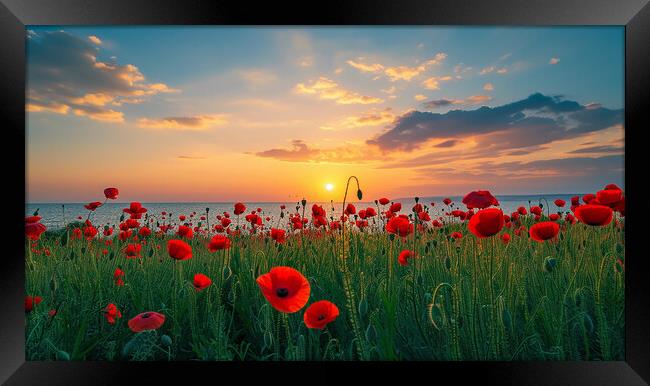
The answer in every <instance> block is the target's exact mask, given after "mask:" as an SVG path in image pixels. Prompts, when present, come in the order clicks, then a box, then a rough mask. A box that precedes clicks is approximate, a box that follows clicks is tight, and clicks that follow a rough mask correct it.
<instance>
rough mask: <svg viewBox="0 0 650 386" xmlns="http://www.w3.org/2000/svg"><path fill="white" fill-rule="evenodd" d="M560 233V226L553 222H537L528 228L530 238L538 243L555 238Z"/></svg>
mask: <svg viewBox="0 0 650 386" xmlns="http://www.w3.org/2000/svg"><path fill="white" fill-rule="evenodd" d="M559 232H560V226H559V225H558V223H556V222H553V221H543V222H539V223H537V224H535V225H533V226H531V227H530V230H529V234H530V237H531V238H532V239H533V240H535V241H538V242H540V243H541V242H544V241H546V240H550V239H552V238H554V237H555V236H557V234H558V233H559Z"/></svg>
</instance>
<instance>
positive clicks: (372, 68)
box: [346, 60, 384, 73]
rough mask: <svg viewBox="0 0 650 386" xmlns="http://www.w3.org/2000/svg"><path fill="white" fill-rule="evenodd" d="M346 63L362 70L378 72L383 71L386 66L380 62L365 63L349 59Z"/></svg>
mask: <svg viewBox="0 0 650 386" xmlns="http://www.w3.org/2000/svg"><path fill="white" fill-rule="evenodd" d="M346 63H347V64H349V65H350V66H351V67H353V68H356V69H357V70H359V71H361V72H373V73H377V72H382V71H383V70H384V66H382V65H381V64H379V63H373V64H365V63H360V62H356V61H354V60H348V61H347V62H346Z"/></svg>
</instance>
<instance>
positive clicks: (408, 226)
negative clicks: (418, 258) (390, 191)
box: [386, 204, 414, 237]
mask: <svg viewBox="0 0 650 386" xmlns="http://www.w3.org/2000/svg"><path fill="white" fill-rule="evenodd" d="M393 205H394V204H393ZM413 229H414V227H413V224H412V223H411V222H410V221H409V218H408V216H406V215H405V214H401V215H399V216H396V217H393V218H391V219H390V220H388V222H387V223H386V231H387V232H388V233H394V234H396V235H398V236H402V237H406V236H408V235H410V234H411V233H413Z"/></svg>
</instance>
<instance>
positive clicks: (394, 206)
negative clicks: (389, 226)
mask: <svg viewBox="0 0 650 386" xmlns="http://www.w3.org/2000/svg"><path fill="white" fill-rule="evenodd" d="M388 210H389V211H391V212H393V213H397V212H399V211H400V210H402V204H401V203H399V202H394V203H392V204H390V208H389V209H388Z"/></svg>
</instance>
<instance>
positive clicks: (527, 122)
mask: <svg viewBox="0 0 650 386" xmlns="http://www.w3.org/2000/svg"><path fill="white" fill-rule="evenodd" d="M622 122H623V110H622V109H616V110H610V109H607V108H604V107H600V108H596V109H587V108H586V107H585V106H583V105H581V104H579V103H578V102H575V101H569V100H563V99H562V98H560V97H553V96H546V95H543V94H540V93H537V94H533V95H530V96H529V97H527V98H525V99H522V100H519V101H516V102H512V103H509V104H505V105H502V106H496V107H486V106H484V107H481V108H479V109H476V110H452V111H449V112H446V113H432V112H421V111H417V110H414V111H410V112H407V113H405V114H403V115H401V116H400V117H397V118H396V120H395V123H394V124H393V125H391V127H390V128H388V129H387V130H386V131H385V132H383V133H381V134H380V135H378V136H376V137H375V138H373V139H370V140H368V141H367V143H368V144H371V145H376V146H378V147H379V148H381V149H383V150H385V151H389V150H404V151H412V150H414V149H417V148H419V147H421V146H423V145H424V144H425V143H426V142H427V141H430V140H436V139H438V140H440V139H450V138H462V137H469V136H477V137H480V139H481V141H482V147H483V148H485V149H488V148H490V147H492V148H494V149H509V150H514V149H518V148H525V147H531V146H539V145H543V144H547V143H549V142H552V141H556V140H561V139H569V138H575V137H578V136H581V135H584V134H587V133H592V132H596V131H600V130H604V129H607V128H609V127H612V126H615V125H622Z"/></svg>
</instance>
